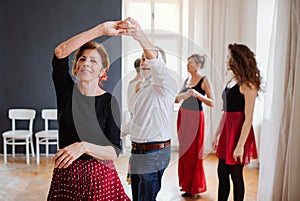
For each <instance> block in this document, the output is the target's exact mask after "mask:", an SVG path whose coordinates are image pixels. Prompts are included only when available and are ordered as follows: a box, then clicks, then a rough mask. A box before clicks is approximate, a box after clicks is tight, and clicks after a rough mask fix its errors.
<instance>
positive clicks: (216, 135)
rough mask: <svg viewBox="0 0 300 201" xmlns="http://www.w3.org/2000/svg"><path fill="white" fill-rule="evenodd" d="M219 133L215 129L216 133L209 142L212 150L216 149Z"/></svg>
mask: <svg viewBox="0 0 300 201" xmlns="http://www.w3.org/2000/svg"><path fill="white" fill-rule="evenodd" d="M219 135H220V132H219V131H216V133H215V135H214V138H213V140H212V143H211V146H212V149H213V150H217V147H218V142H219Z"/></svg>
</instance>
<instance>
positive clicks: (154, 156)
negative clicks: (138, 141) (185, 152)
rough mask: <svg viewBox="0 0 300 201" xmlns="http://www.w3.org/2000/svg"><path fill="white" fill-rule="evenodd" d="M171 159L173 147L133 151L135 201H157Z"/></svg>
mask: <svg viewBox="0 0 300 201" xmlns="http://www.w3.org/2000/svg"><path fill="white" fill-rule="evenodd" d="M170 157H171V147H166V148H163V149H155V150H150V151H144V150H143V151H142V150H132V151H131V157H130V176H131V190H132V200H133V201H155V200H156V196H157V194H158V192H159V190H160V188H161V179H162V176H163V173H164V171H165V169H166V167H167V166H168V165H169V162H170Z"/></svg>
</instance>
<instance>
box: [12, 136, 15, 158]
mask: <svg viewBox="0 0 300 201" xmlns="http://www.w3.org/2000/svg"><path fill="white" fill-rule="evenodd" d="M12 156H13V157H15V139H12Z"/></svg>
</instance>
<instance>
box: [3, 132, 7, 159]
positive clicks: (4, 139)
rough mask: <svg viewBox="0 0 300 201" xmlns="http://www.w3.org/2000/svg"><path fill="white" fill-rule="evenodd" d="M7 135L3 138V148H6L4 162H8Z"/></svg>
mask: <svg viewBox="0 0 300 201" xmlns="http://www.w3.org/2000/svg"><path fill="white" fill-rule="evenodd" d="M6 146H7V145H6V137H5V138H3V149H4V164H7V149H6Z"/></svg>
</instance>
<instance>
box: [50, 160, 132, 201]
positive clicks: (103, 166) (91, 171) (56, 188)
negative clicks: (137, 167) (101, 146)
mask: <svg viewBox="0 0 300 201" xmlns="http://www.w3.org/2000/svg"><path fill="white" fill-rule="evenodd" d="M47 200H54V201H58V200H78V201H79V200H88V201H91V200H93V201H101V200H103V201H104V200H105V201H109V200H113V201H115V200H120V201H124V200H126V201H127V200H130V199H129V198H128V196H127V195H126V193H125V191H124V189H123V186H122V184H121V181H120V179H119V176H118V173H117V171H116V169H115V166H114V164H113V161H111V160H106V161H101V160H96V159H87V160H77V161H74V162H73V164H72V165H70V166H69V167H68V168H62V169H59V168H55V169H54V171H53V176H52V181H51V185H50V191H49V194H48V199H47Z"/></svg>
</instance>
